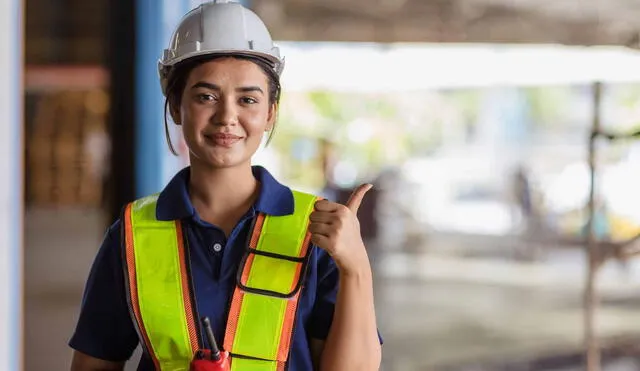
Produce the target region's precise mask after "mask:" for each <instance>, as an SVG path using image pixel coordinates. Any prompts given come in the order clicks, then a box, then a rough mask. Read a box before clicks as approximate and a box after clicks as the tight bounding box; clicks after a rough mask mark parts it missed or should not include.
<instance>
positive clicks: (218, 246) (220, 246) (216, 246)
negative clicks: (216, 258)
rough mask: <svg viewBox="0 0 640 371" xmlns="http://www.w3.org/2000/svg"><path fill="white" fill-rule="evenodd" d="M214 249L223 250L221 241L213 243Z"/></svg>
mask: <svg viewBox="0 0 640 371" xmlns="http://www.w3.org/2000/svg"><path fill="white" fill-rule="evenodd" d="M213 251H215V252H220V251H222V245H220V244H219V243H216V244H214V245H213Z"/></svg>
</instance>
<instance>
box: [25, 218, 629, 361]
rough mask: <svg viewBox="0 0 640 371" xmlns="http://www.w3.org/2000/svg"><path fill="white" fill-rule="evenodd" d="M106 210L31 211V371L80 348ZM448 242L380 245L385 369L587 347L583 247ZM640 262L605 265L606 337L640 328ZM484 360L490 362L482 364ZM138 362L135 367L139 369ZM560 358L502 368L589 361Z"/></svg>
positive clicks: (560, 353)
mask: <svg viewBox="0 0 640 371" xmlns="http://www.w3.org/2000/svg"><path fill="white" fill-rule="evenodd" d="M101 217H102V216H101V215H100V213H99V212H96V211H91V210H71V211H64V212H57V211H52V210H31V211H29V212H27V215H26V223H25V225H26V231H25V236H26V252H25V277H26V287H25V289H26V303H25V306H26V308H25V309H26V318H25V320H26V336H25V341H26V349H28V350H29V351H32V352H33V351H37V354H38V357H28V358H27V359H26V371H41V370H49V371H58V370H68V369H69V360H70V354H71V352H70V350H69V348H68V347H67V345H66V342H67V340H68V338H69V336H70V335H71V333H72V331H73V326H74V324H75V321H76V318H77V314H78V308H79V304H80V300H81V295H82V290H83V285H84V282H85V280H86V276H87V273H88V271H89V269H90V264H91V261H92V259H93V256H94V254H95V252H96V251H97V248H98V246H99V243H100V240H101V238H102V235H103V233H104V228H105V227H104V226H105V223H104V221H103V220H102V219H101ZM479 241H480V240H478V239H475V238H474V239H472V240H469V239H467V240H466V241H465V240H460V241H458V242H456V243H458V244H462V245H466V246H468V249H471V250H473V249H475V250H480V251H482V250H490V249H491V248H492V247H495V243H494V242H490V243H489V244H488V245H485V246H482V243H481V242H479ZM485 242H486V241H485ZM445 245H447V244H446V243H444V242H442V241H441V242H438V241H431V242H430V245H429V246H428V248H427V247H426V246H411V249H410V252H403V251H402V249H399V248H397V247H396V248H392V246H388V248H385V249H382V248H377V249H375V251H372V259H373V260H374V265H375V269H376V281H377V282H376V291H377V294H376V295H377V296H376V299H377V302H378V304H377V314H378V317H379V320H380V327H381V330H382V332H383V335H384V338H385V347H384V370H385V371H411V370H456V371H459V370H476V371H481V370H498V368H496V367H497V366H491V364H493V363H492V362H494V361H500V362H503V363H504V362H511V361H513V362H523V361H529V360H535V359H541V358H545V357H546V358H549V357H560V358H561V359H565V358H566V357H565V358H562V357H564V355H571V354H576V352H578V351H579V347H580V341H581V336H582V330H581V320H582V318H581V303H580V292H581V285H582V278H583V276H584V273H583V271H582V260H581V254H580V252H579V251H562V252H555V253H552V254H547V255H546V256H545V258H544V260H543V261H539V262H535V261H533V262H519V263H518V262H514V261H511V260H506V259H502V258H497V257H487V256H477V255H478V254H469V253H468V254H458V253H456V254H453V253H451V251H456V249H443V248H442V246H445ZM438 247H440V248H438ZM485 247H486V249H485ZM381 250H386V251H387V253H384V254H382V253H380V252H379V251H381ZM459 250H460V251H463V250H465V249H464V246H463V247H460V249H459ZM425 252H428V253H429V254H428V255H425ZM636 266H637V264H633V265H632V266H630V267H629V273H628V274H622V273H620V271H619V269H618V268H617V267H616V266H615V265H612V266H609V267H607V270H605V272H603V277H602V278H603V281H602V284H601V289H602V292H603V301H604V305H603V307H602V309H601V311H600V314H599V322H600V332H601V335H603V336H604V337H605V338H609V337H612V336H614V335H615V336H616V337H619V336H623V335H627V336H629V337H631V338H635V337H640V312H639V311H638V308H640V279H638V277H637V276H638V274H637V272H640V268H636ZM479 361H482V362H483V363H486V364H487V366H484V367H485V368H480V367H479V366H477V365H475V364H476V363H477V362H479ZM134 363H135V362H134ZM134 363H132V364H131V365H130V366H129V367H128V370H132V369H134ZM552 363H553V362H552ZM565 363H566V362H565ZM569 363H570V362H569ZM573 363H576V361H575V360H574V361H573ZM555 364H556V366H553V365H552V366H545V367H544V368H543V367H542V366H540V367H537V368H534V367H533V366H531V365H530V364H529V366H527V365H524V364H523V365H522V366H521V367H513V366H509V367H510V368H507V366H505V368H501V370H502V369H504V370H507V369H509V370H520V371H523V370H543V369H544V370H554V371H573V370H580V369H583V368H581V367H578V366H572V365H569V366H565V365H563V363H562V362H560V361H557V362H556V363H555ZM458 365H459V366H458ZM468 365H475V366H473V367H472V366H468ZM454 366H456V368H453V367H454ZM605 369H606V370H607V371H633V370H640V366H639V365H638V363H637V362H636V360H635V359H634V358H630V357H615V358H612V362H611V363H610V364H609V366H608V367H606V368H605Z"/></svg>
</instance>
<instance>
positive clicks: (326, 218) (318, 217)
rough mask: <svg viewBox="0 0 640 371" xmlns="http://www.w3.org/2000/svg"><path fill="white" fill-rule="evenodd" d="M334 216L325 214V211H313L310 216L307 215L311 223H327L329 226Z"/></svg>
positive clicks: (328, 213)
mask: <svg viewBox="0 0 640 371" xmlns="http://www.w3.org/2000/svg"><path fill="white" fill-rule="evenodd" d="M335 217H336V216H335V214H334V213H330V212H326V211H314V212H312V213H311V215H309V220H310V221H311V222H312V223H328V224H331V222H332V221H333V220H334V219H335Z"/></svg>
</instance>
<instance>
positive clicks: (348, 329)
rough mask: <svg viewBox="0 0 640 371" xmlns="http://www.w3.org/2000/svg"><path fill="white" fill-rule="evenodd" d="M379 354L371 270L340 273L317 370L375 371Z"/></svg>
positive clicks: (379, 357)
mask: <svg viewBox="0 0 640 371" xmlns="http://www.w3.org/2000/svg"><path fill="white" fill-rule="evenodd" d="M381 353H382V352H381V346H380V340H379V338H378V331H377V327H376V315H375V310H374V304H373V282H372V275H371V271H370V270H369V271H363V272H358V273H353V274H341V275H340V284H339V287H338V295H337V298H336V306H335V313H334V317H333V323H332V324H331V330H330V331H329V336H328V337H327V340H326V342H325V344H324V349H323V351H322V356H321V358H320V370H321V371H324V370H331V371H339V370H353V371H360V370H361V371H374V370H378V369H379V368H380V362H381V357H382V356H381Z"/></svg>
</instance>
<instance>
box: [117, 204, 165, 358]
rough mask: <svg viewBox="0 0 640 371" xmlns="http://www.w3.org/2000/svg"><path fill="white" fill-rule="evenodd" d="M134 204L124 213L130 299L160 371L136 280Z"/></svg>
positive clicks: (145, 340)
mask: <svg viewBox="0 0 640 371" xmlns="http://www.w3.org/2000/svg"><path fill="white" fill-rule="evenodd" d="M132 206H133V204H132V203H130V204H128V205H127V207H126V209H125V212H124V220H123V224H124V229H125V247H126V257H127V273H128V277H129V298H130V301H131V303H130V306H131V308H130V309H131V310H132V312H133V314H134V317H135V320H136V323H137V325H138V333H139V336H142V339H141V340H143V341H144V345H145V349H146V350H147V353H148V355H149V357H150V358H151V360H152V361H153V365H154V366H155V368H156V370H159V369H160V362H159V361H158V357H156V355H155V353H154V351H153V347H152V346H151V342H150V341H149V336H148V335H147V331H146V329H145V327H144V322H143V321H142V314H141V313H140V302H139V301H138V281H137V278H136V258H135V253H134V245H133V229H132V227H131V208H132Z"/></svg>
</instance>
